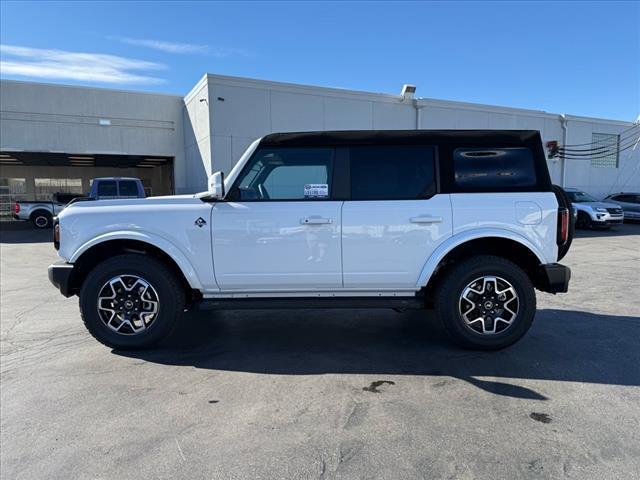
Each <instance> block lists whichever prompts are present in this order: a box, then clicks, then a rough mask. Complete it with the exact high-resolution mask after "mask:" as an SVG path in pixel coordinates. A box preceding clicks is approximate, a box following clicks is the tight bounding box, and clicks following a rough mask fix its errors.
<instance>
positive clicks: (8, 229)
mask: <svg viewBox="0 0 640 480" xmlns="http://www.w3.org/2000/svg"><path fill="white" fill-rule="evenodd" d="M46 242H53V232H52V230H51V229H50V228H45V229H39V228H36V227H34V226H33V223H31V222H13V221H2V222H0V243H46Z"/></svg>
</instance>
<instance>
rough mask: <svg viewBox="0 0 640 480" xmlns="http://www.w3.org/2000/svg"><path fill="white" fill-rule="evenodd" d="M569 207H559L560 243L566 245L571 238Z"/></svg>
mask: <svg viewBox="0 0 640 480" xmlns="http://www.w3.org/2000/svg"><path fill="white" fill-rule="evenodd" d="M569 221H570V217H569V209H568V208H559V209H558V245H564V244H565V243H567V240H569Z"/></svg>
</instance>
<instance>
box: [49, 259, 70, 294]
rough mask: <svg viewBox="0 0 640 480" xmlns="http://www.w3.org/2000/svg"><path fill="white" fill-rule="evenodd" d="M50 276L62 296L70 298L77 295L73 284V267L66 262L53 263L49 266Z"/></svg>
mask: <svg viewBox="0 0 640 480" xmlns="http://www.w3.org/2000/svg"><path fill="white" fill-rule="evenodd" d="M48 274H49V281H50V282H51V283H52V284H53V286H54V287H56V288H57V289H58V290H60V293H61V294H62V295H64V296H65V297H70V296H72V295H74V294H75V293H76V292H75V291H74V289H73V284H72V276H73V265H71V264H70V263H66V262H57V263H53V264H51V265H49V270H48Z"/></svg>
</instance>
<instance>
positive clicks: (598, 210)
mask: <svg viewBox="0 0 640 480" xmlns="http://www.w3.org/2000/svg"><path fill="white" fill-rule="evenodd" d="M596 212H604V213H607V209H606V208H596Z"/></svg>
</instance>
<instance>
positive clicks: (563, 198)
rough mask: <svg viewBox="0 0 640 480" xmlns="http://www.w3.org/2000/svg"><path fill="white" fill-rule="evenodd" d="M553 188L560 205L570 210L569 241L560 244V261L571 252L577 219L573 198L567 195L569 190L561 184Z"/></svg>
mask: <svg viewBox="0 0 640 480" xmlns="http://www.w3.org/2000/svg"><path fill="white" fill-rule="evenodd" d="M552 189H553V193H555V195H556V199H557V200H558V205H559V206H560V207H562V208H566V209H567V210H569V238H568V239H567V243H565V244H564V245H559V246H558V261H560V260H562V259H563V258H564V256H565V255H566V254H567V253H568V252H569V248H571V243H572V242H573V237H574V235H575V232H576V220H575V218H574V217H573V206H572V205H571V199H570V198H569V195H567V192H565V191H564V189H563V188H562V187H561V186H559V185H553V186H552Z"/></svg>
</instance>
